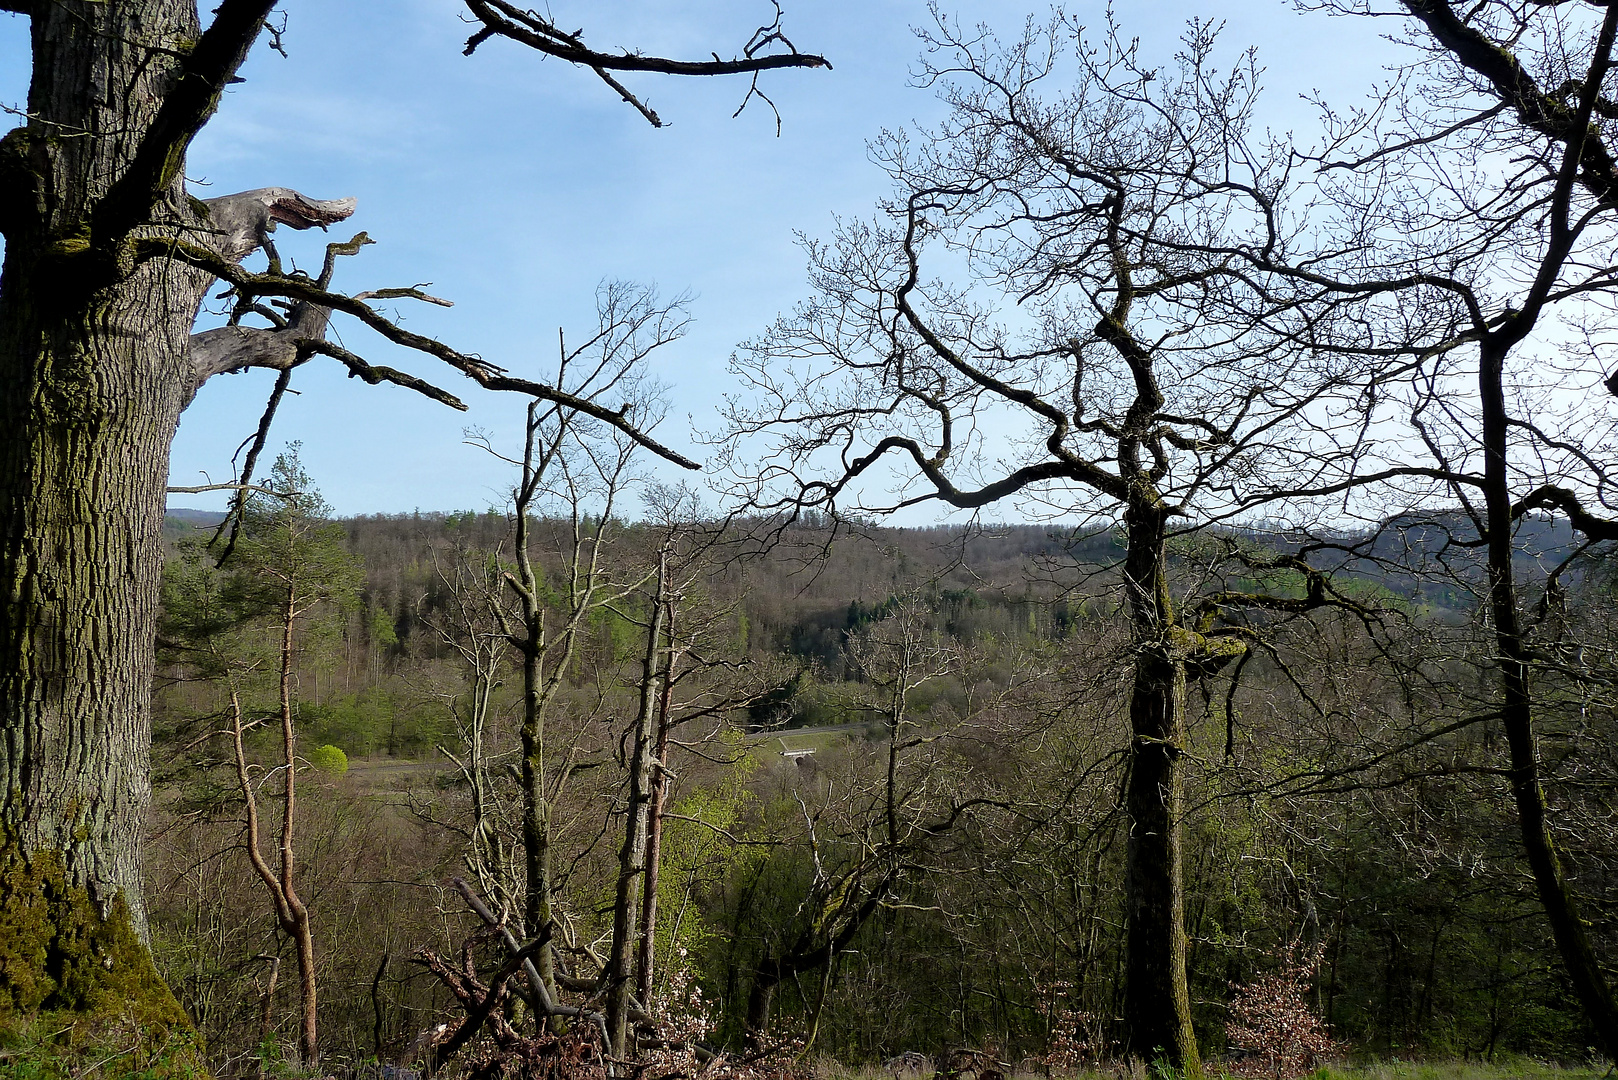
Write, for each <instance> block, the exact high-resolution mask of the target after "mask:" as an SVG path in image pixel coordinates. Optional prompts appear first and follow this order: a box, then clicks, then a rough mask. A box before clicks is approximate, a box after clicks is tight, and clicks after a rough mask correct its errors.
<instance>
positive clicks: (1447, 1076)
mask: <svg viewBox="0 0 1618 1080" xmlns="http://www.w3.org/2000/svg"><path fill="white" fill-rule="evenodd" d="M1206 1068H1207V1070H1208V1074H1207V1075H1208V1077H1209V1078H1210V1080H1217V1078H1219V1077H1221V1076H1222V1075H1223V1073H1222V1072H1221V1070H1220V1067H1219V1063H1218V1062H1208V1063H1207V1064H1206ZM812 1072H813V1075H814V1077H815V1080H931V1078H930V1075H929V1074H925V1073H919V1072H916V1071H914V1070H906V1069H898V1070H895V1069H884V1068H882V1067H880V1066H874V1065H869V1066H850V1065H844V1064H841V1063H840V1062H834V1061H829V1060H826V1059H821V1060H820V1061H818V1062H816V1063H815V1065H814V1068H813V1070H812ZM967 1075H968V1076H970V1074H967ZM1304 1076H1305V1078H1306V1080H1618V1071H1614V1070H1613V1069H1611V1068H1609V1067H1608V1066H1606V1065H1590V1066H1566V1065H1556V1064H1552V1063H1548V1062H1542V1061H1533V1060H1529V1059H1525V1058H1518V1059H1512V1060H1509V1061H1501V1062H1495V1063H1492V1064H1491V1063H1484V1062H1475V1061H1397V1060H1396V1061H1378V1062H1368V1063H1365V1064H1359V1065H1350V1064H1337V1065H1331V1066H1328V1067H1325V1068H1322V1069H1319V1070H1316V1071H1315V1072H1312V1073H1306V1074H1304ZM1008 1080H1045V1077H1044V1076H1043V1074H1025V1073H1022V1072H1017V1073H1015V1074H1013V1075H1011V1076H1009V1077H1008ZM1054 1080H1159V1078H1158V1075H1157V1074H1155V1073H1153V1072H1152V1071H1151V1070H1148V1069H1145V1068H1142V1067H1140V1066H1138V1065H1137V1066H1135V1067H1133V1068H1131V1067H1129V1066H1128V1065H1124V1064H1119V1065H1116V1066H1111V1067H1105V1068H1101V1069H1093V1070H1083V1071H1080V1072H1076V1073H1058V1074H1056V1076H1055V1078H1054Z"/></svg>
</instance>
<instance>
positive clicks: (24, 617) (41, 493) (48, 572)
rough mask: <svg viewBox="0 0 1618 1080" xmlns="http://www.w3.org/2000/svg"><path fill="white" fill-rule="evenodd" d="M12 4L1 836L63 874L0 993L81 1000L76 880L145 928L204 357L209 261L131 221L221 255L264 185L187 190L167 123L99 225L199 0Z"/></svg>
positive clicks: (32, 861)
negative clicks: (192, 427) (59, 890)
mask: <svg viewBox="0 0 1618 1080" xmlns="http://www.w3.org/2000/svg"><path fill="white" fill-rule="evenodd" d="M28 15H29V19H30V30H31V34H32V45H33V57H34V64H33V75H32V83H31V85H30V88H29V98H28V113H29V120H28V122H27V123H26V124H25V125H24V126H22V127H19V128H16V129H14V130H13V131H11V132H9V133H8V134H7V135H6V137H5V138H4V140H3V141H0V230H3V232H4V234H5V237H6V253H5V262H4V266H3V268H0V431H3V432H4V437H3V438H0V505H3V507H4V511H3V518H0V578H3V581H4V589H5V593H4V598H3V600H0V843H3V845H4V847H5V850H6V852H7V853H8V854H7V859H6V862H7V865H8V866H13V865H14V866H17V867H21V868H25V872H26V873H29V874H35V873H38V872H46V871H45V870H42V869H41V868H42V867H44V866H45V865H46V864H47V863H48V864H50V866H52V867H56V868H57V869H56V870H50V871H49V874H56V873H57V872H58V870H59V873H60V876H61V880H62V882H63V888H64V889H66V890H67V892H66V893H64V894H63V896H62V897H61V898H59V902H55V901H53V903H56V907H57V909H58V910H57V911H56V912H55V913H54V914H51V915H49V916H48V917H47V918H46V922H47V923H48V924H49V925H44V926H42V927H41V928H39V933H40V934H42V935H43V936H44V938H45V941H44V942H43V943H42V945H41V947H40V949H39V950H35V952H34V953H33V955H34V956H35V959H34V960H30V961H29V962H28V963H27V964H26V965H24V966H23V967H11V966H6V967H4V971H5V972H6V974H4V975H0V983H8V984H9V985H0V998H4V997H9V998H10V999H12V1000H13V1001H14V1002H17V1003H27V1002H32V1003H33V1004H34V1005H37V1006H44V1007H57V1006H61V1007H69V1006H71V1007H75V1008H79V1007H84V1000H82V995H79V996H76V997H75V996H74V995H65V992H64V990H63V987H65V986H66V985H67V982H66V981H64V978H65V977H64V976H63V972H64V971H66V970H68V969H70V968H73V967H74V966H75V965H76V964H78V963H79V961H80V960H82V959H83V957H82V956H80V955H77V954H78V953H82V950H83V948H84V946H83V944H82V941H81V940H78V939H76V938H75V937H74V936H73V935H71V934H69V933H67V932H66V931H65V930H64V929H63V927H64V926H65V925H66V924H67V922H69V921H71V919H72V918H73V917H74V916H73V915H72V913H71V909H72V908H73V906H74V905H75V904H76V903H78V902H79V901H78V900H76V899H74V898H75V897H78V898H82V899H83V900H85V901H87V902H88V903H90V904H92V905H93V906H94V908H95V910H96V911H97V912H98V913H99V918H100V919H101V920H102V922H106V921H107V920H109V919H110V918H112V917H114V913H115V912H117V913H121V914H118V915H117V916H116V917H117V918H120V919H123V920H125V921H127V923H128V927H129V930H130V931H131V932H132V934H133V935H134V936H135V938H136V939H137V940H138V941H141V942H143V941H144V940H145V937H146V915H145V908H144V905H143V903H142V900H141V890H140V877H139V874H140V859H141V848H142V834H143V831H144V829H145V819H146V813H145V812H146V806H147V802H148V799H149V787H150V782H149V761H148V757H149V747H150V731H151V682H152V676H153V670H154V662H155V657H154V651H153V639H154V634H155V626H156V616H157V607H158V591H159V581H160V577H161V573H162V564H163V558H162V554H163V553H162V546H161V540H160V537H161V530H162V522H163V510H164V505H165V487H166V485H167V478H168V455H169V447H170V444H171V442H172V440H173V437H174V433H175V429H176V427H177V426H178V423H179V417H180V412H181V410H182V409H183V408H184V406H185V404H186V403H187V402H188V401H189V400H190V399H191V397H192V395H193V393H194V392H195V390H196V387H197V385H198V384H199V382H200V381H201V379H202V378H205V377H206V376H205V375H204V374H202V373H199V372H198V371H197V369H196V368H195V366H194V364H193V360H192V355H191V349H190V333H191V328H192V325H193V323H194V321H195V318H196V314H197V310H198V307H199V305H200V304H201V301H202V299H203V297H204V295H205V293H206V290H207V288H208V286H209V285H210V283H211V282H212V280H213V279H212V277H211V276H210V275H209V274H207V273H206V272H203V271H200V270H196V269H193V268H191V267H189V266H187V265H185V264H183V263H181V262H179V261H176V260H171V259H166V258H147V259H140V258H138V257H137V254H136V251H137V248H138V246H139V243H138V242H140V241H142V240H146V241H149V240H151V239H153V238H161V239H168V238H178V237H180V236H182V235H183V236H185V237H187V238H190V239H191V240H192V241H193V242H200V243H202V244H204V245H205V246H207V247H209V248H211V249H212V250H214V251H216V252H218V253H219V254H221V255H223V256H224V257H226V258H229V259H240V258H242V257H243V256H245V255H246V254H248V253H249V252H251V251H252V250H254V249H255V248H256V247H258V246H259V245H260V244H261V243H262V241H263V238H264V234H265V233H266V232H267V231H268V229H269V228H273V223H274V221H275V220H277V214H276V211H275V210H274V208H273V205H272V204H273V203H274V198H275V197H270V198H268V199H266V198H263V197H261V196H264V195H265V194H266V193H251V194H250V195H249V196H245V197H243V196H233V197H228V198H226V199H222V200H215V202H214V203H212V204H208V205H205V204H202V203H199V202H196V201H195V200H192V199H190V198H189V197H188V196H187V195H186V193H185V191H184V187H183V183H184V180H183V178H184V168H183V164H184V158H183V150H184V140H181V141H180V142H179V143H178V148H177V149H175V150H174V151H173V154H174V155H176V156H174V157H172V159H170V160H168V161H167V162H166V164H165V165H164V167H163V168H161V169H159V170H157V171H156V172H155V173H154V174H153V175H155V176H157V177H158V179H159V181H160V184H161V191H160V195H159V197H158V199H157V203H156V205H155V207H153V208H151V209H150V211H149V212H148V211H147V210H145V209H144V208H143V209H142V211H141V214H140V215H138V220H136V222H135V224H133V225H132V226H129V227H127V228H124V227H117V228H109V229H108V231H106V232H98V229H99V228H100V225H99V224H98V223H99V222H104V221H105V220H107V218H108V216H109V215H108V214H107V213H106V209H107V206H108V203H109V195H110V193H114V192H116V191H118V190H120V189H119V187H118V185H119V182H120V181H122V180H125V179H126V178H127V177H128V176H129V175H130V174H131V172H132V171H138V170H132V166H133V165H134V163H135V162H136V159H137V157H138V156H139V152H140V150H141V148H142V145H143V140H145V139H146V137H147V136H148V135H149V134H150V132H151V130H152V128H153V125H154V121H155V120H156V119H157V117H158V114H159V111H160V108H161V107H162V106H163V104H164V99H165V96H167V95H170V94H172V93H173V92H174V91H175V89H176V87H177V86H178V85H179V80H178V79H177V74H178V72H179V70H180V67H181V66H182V64H183V63H184V62H185V57H186V56H188V55H189V51H190V50H192V49H193V48H194V46H195V45H196V44H197V43H198V40H199V22H198V16H197V9H196V5H195V3H194V2H192V0H98V2H90V0H63V2H61V3H50V4H43V3H42V4H36V5H32V6H31V9H30V10H29V12H28ZM200 122H201V121H200V120H199V121H198V123H200ZM146 149H147V151H148V154H150V152H151V149H152V145H151V142H150V140H146ZM272 190H278V189H272ZM279 194H280V195H284V196H286V197H288V198H297V196H296V193H292V192H280V193H279ZM113 201H116V200H113ZM143 207H144V204H143ZM345 207H346V209H342V210H341V211H339V212H338V213H337V215H336V216H337V217H341V216H346V214H347V212H348V210H349V209H351V208H352V204H351V203H347V204H345ZM98 215H99V216H98ZM117 216H118V215H116V214H113V215H111V217H113V218H116V217H117ZM334 220H335V218H334ZM310 223H311V224H312V223H313V222H310ZM108 932H112V933H114V934H115V936H116V933H115V931H108ZM136 952H137V953H138V954H139V960H138V964H139V965H144V967H145V968H146V969H147V970H148V971H150V958H149V956H148V955H147V954H146V950H145V949H144V947H141V948H138V949H137V950H136ZM131 962H132V963H133V962H136V961H133V960H132V961H131ZM92 966H101V967H105V964H104V963H103V964H99V965H92ZM29 972H32V974H29ZM35 976H42V979H43V981H41V979H40V978H35ZM152 978H153V979H155V974H154V975H153V976H152ZM25 983H26V984H28V987H24V985H23V984H25ZM159 985H160V984H159ZM41 987H46V988H47V989H41ZM49 987H54V988H55V989H54V990H51V989H48V988H49ZM164 994H165V995H166V991H165V992H164ZM92 996H93V995H92ZM69 998H72V1000H69ZM107 1004H108V1005H109V1007H112V1003H111V1002H110V1001H109V1002H108V1003H107ZM172 1004H173V1003H172V998H170V999H169V1006H170V1007H171V1008H172ZM176 1015H177V1012H176Z"/></svg>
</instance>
